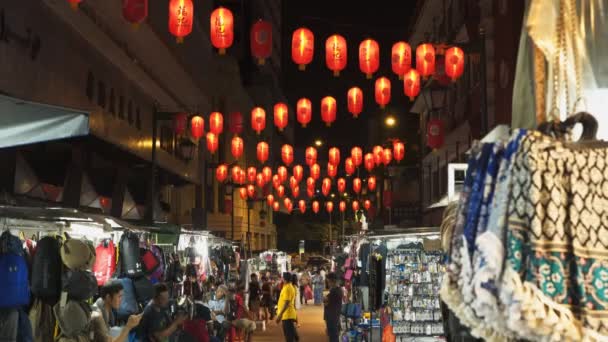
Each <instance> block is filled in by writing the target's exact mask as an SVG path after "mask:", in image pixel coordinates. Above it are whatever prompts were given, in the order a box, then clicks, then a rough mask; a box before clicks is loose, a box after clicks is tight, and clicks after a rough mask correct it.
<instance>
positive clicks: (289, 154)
mask: <svg viewBox="0 0 608 342" xmlns="http://www.w3.org/2000/svg"><path fill="white" fill-rule="evenodd" d="M281 159H283V163H285V165H287V166H289V165H291V163H293V147H291V145H288V144H285V145H283V146H282V147H281Z"/></svg>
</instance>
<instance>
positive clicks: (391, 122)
mask: <svg viewBox="0 0 608 342" xmlns="http://www.w3.org/2000/svg"><path fill="white" fill-rule="evenodd" d="M396 123H397V119H395V117H394V116H392V115H390V116H387V117H386V119H385V120H384V124H385V125H386V126H388V127H393V126H395V124H396Z"/></svg>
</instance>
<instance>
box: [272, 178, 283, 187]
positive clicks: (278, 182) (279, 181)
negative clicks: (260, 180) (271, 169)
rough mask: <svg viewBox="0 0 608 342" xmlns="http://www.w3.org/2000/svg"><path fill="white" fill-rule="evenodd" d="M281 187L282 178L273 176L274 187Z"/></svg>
mask: <svg viewBox="0 0 608 342" xmlns="http://www.w3.org/2000/svg"><path fill="white" fill-rule="evenodd" d="M279 185H281V178H280V177H279V175H274V176H272V186H273V187H274V188H275V189H276V188H278V187H279Z"/></svg>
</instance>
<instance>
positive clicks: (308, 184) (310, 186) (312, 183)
mask: <svg viewBox="0 0 608 342" xmlns="http://www.w3.org/2000/svg"><path fill="white" fill-rule="evenodd" d="M315 183H316V180H315V179H314V178H312V177H308V178H306V189H313V190H314V188H315Z"/></svg>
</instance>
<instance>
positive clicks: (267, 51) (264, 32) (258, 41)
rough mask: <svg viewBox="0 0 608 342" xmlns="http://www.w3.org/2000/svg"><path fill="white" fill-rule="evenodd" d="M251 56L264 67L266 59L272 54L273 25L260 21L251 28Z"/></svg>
mask: <svg viewBox="0 0 608 342" xmlns="http://www.w3.org/2000/svg"><path fill="white" fill-rule="evenodd" d="M249 40H250V41H251V55H253V57H255V58H257V60H258V64H259V65H264V63H265V60H266V58H268V57H270V55H271V54H272V25H271V24H270V23H269V22H267V21H264V20H258V21H257V22H256V23H255V24H253V25H252V26H251V34H250V39H249Z"/></svg>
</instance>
